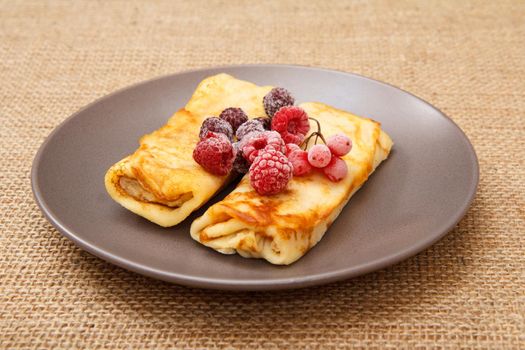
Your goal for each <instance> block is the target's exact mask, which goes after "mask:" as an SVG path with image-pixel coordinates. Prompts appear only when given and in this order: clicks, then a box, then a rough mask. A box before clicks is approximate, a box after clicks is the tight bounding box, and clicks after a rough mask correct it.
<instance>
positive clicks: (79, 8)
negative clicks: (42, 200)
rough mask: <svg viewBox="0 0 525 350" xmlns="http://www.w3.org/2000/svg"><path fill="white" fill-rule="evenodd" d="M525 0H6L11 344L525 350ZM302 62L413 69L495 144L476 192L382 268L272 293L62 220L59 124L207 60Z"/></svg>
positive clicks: (1, 128) (6, 279)
mask: <svg viewBox="0 0 525 350" xmlns="http://www.w3.org/2000/svg"><path fill="white" fill-rule="evenodd" d="M524 57H525V2H523V1H492V2H489V1H486V2H481V1H480V2H456V1H448V2H403V3H401V2H395V1H384V2H381V1H374V2H365V1H358V2H335V1H334V2H331V3H328V2H324V1H319V2H317V3H316V4H314V3H313V2H304V3H301V2H298V1H289V2H286V1H275V2H262V1H261V2H250V1H247V2H220V1H210V2H208V1H202V2H194V1H188V2H171V1H166V2H143V3H138V2H128V1H123V2H117V1H100V2H95V1H85V2H83V1H80V2H67V1H64V2H59V1H56V2H55V1H53V2H42V1H35V2H29V1H20V2H14V1H2V2H1V3H0V152H1V153H0V164H1V166H0V186H1V187H0V229H1V236H0V347H1V348H5V349H13V348H53V349H58V348H93V349H95V348H137V349H139V348H165V347H172V348H190V347H199V348H256V347H261V348H279V349H284V348H303V347H308V348H343V347H371V348H372V347H374V348H401V347H406V348H421V349H426V348H483V349H485V348H487V349H488V348H501V349H518V348H522V349H523V348H525V335H524V334H525V298H524V295H525V190H524V188H525V147H524V146H525V141H524V140H525V83H524V81H525V58H524ZM236 63H292V64H305V65H313V66H321V67H327V68H335V69H340V70H344V71H348V72H356V73H360V74H363V75H367V76H370V77H373V78H376V79H379V80H383V81H387V82H390V83H392V84H394V85H398V86H400V87H402V88H404V89H406V90H408V91H411V92H413V93H415V94H416V95H418V96H420V97H422V98H424V99H426V100H428V101H430V102H432V103H433V104H434V105H436V106H437V107H438V108H440V109H442V110H443V111H444V112H445V113H447V114H448V115H449V116H451V117H452V118H453V119H454V121H455V122H456V123H458V124H459V126H460V127H461V128H462V129H463V130H464V131H465V132H466V134H467V135H468V137H469V138H470V139H471V141H472V143H473V144H474V147H475V148H476V151H477V154H478V157H479V161H480V166H481V181H480V186H479V191H478V194H477V197H476V199H475V201H474V204H473V206H472V208H471V209H470V211H469V212H468V214H467V215H466V216H465V218H464V219H463V220H462V221H461V222H460V224H459V225H458V226H457V227H456V229H454V230H453V231H452V232H450V234H449V235H447V236H446V237H445V238H444V239H443V240H441V241H440V242H439V243H437V244H435V245H434V246H433V247H431V248H430V249H428V250H426V251H424V252H422V253H420V254H419V255H417V256H415V257H413V258H411V259H409V260H407V261H405V262H403V263H400V264H398V265H397V266H393V267H391V268H387V269H385V270H382V271H378V272H376V273H372V274H369V275H366V276H363V277H360V278H356V279H353V280H349V281H346V282H341V283H336V284H331V285H327V286H322V287H317V288H310V289H305V290H295V291H286V292H272V293H228V292H215V291H206V290H198V289H189V288H184V287H179V286H176V285H171V284H168V283H164V282H159V281H155V280H152V279H149V278H145V277H142V276H139V275H136V274H134V273H131V272H127V271H125V270H122V269H120V268H117V267H114V266H112V265H110V264H108V263H106V262H104V261H102V260H99V259H98V258H95V257H93V256H91V255H89V254H87V253H85V252H84V251H82V250H80V249H78V248H76V247H75V246H74V245H73V244H72V243H71V242H70V241H69V240H67V239H65V238H63V237H62V236H61V235H60V234H59V233H58V232H57V231H56V230H55V229H54V228H53V227H52V226H51V225H50V224H49V223H48V222H47V221H46V220H45V219H44V218H43V216H42V214H41V213H40V211H39V210H38V208H37V206H36V204H35V203H34V201H33V198H32V194H31V189H30V179H29V171H30V166H31V162H32V160H33V156H34V154H35V152H36V151H37V149H38V147H39V145H40V144H41V142H42V141H43V140H44V138H45V137H46V136H47V135H48V134H49V133H50V132H51V130H52V129H53V128H54V127H55V126H56V125H57V124H59V123H60V122H61V121H62V120H64V119H65V118H66V117H67V116H69V115H70V114H72V113H73V112H75V111H76V110H77V109H79V108H80V107H82V106H84V105H86V104H87V103H89V102H91V101H93V100H94V99H96V98H98V97H101V96H103V95H105V94H107V93H109V92H111V91H113V90H115V89H118V88H121V87H124V86H126V85H129V84H132V83H135V82H139V81H141V80H145V79H149V78H152V77H155V76H159V75H163V74H168V73H174V72H179V71H183V70H186V69H190V68H200V67H210V66H215V65H224V64H236Z"/></svg>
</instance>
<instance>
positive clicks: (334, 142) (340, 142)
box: [326, 134, 352, 157]
mask: <svg viewBox="0 0 525 350" xmlns="http://www.w3.org/2000/svg"><path fill="white" fill-rule="evenodd" d="M326 145H327V146H328V148H329V149H330V151H332V154H333V155H336V156H339V157H342V156H344V155H345V154H348V152H350V150H351V149H352V141H351V140H350V139H349V138H348V137H346V136H345V135H343V134H335V135H332V136H330V137H329V138H328V140H326Z"/></svg>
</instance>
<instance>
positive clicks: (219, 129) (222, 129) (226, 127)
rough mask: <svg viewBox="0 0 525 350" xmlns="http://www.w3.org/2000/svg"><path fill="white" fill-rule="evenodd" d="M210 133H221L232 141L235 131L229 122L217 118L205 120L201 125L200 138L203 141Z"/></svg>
mask: <svg viewBox="0 0 525 350" xmlns="http://www.w3.org/2000/svg"><path fill="white" fill-rule="evenodd" d="M208 131H213V132H216V133H221V134H224V135H226V137H228V139H229V140H230V141H232V140H233V130H232V127H231V125H230V123H228V122H227V121H225V120H224V119H221V118H217V117H208V118H206V119H204V121H203V122H202V125H201V130H200V132H199V138H200V139H201V140H202V139H203V138H204V137H206V134H207V133H208Z"/></svg>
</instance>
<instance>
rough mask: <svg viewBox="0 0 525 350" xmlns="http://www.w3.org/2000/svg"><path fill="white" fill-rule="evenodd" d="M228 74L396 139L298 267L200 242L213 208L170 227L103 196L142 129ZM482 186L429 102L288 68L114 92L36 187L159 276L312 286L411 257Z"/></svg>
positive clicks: (66, 136)
mask: <svg viewBox="0 0 525 350" xmlns="http://www.w3.org/2000/svg"><path fill="white" fill-rule="evenodd" d="M219 72H226V73H229V74H232V75H234V76H236V77H238V78H241V79H246V80H249V81H252V82H255V83H257V84H269V85H274V86H283V87H286V88H288V89H289V90H291V91H292V92H293V93H294V95H295V96H296V99H297V100H298V101H299V102H302V101H320V102H324V103H328V104H330V105H333V106H335V107H338V108H342V109H345V110H349V111H352V112H353V113H355V114H357V115H361V116H367V117H371V118H373V119H375V120H377V121H379V122H381V123H382V126H383V128H384V129H385V130H386V132H387V133H388V134H390V135H391V137H392V139H393V140H394V143H395V145H394V149H393V151H392V153H391V156H390V158H389V159H388V160H387V161H386V162H384V163H383V164H382V165H381V166H380V167H379V168H378V169H377V171H376V172H375V173H374V174H373V175H372V176H371V178H370V179H369V180H368V181H367V183H366V184H365V185H364V186H363V188H362V189H361V190H360V191H359V192H358V193H357V194H356V195H355V196H354V197H353V198H352V199H351V200H350V202H349V204H348V205H347V206H346V207H345V208H344V210H343V212H342V213H341V215H340V216H339V218H338V219H337V220H336V221H335V222H334V224H333V225H332V227H331V228H330V230H329V231H328V232H327V233H326V235H325V236H324V238H323V239H322V240H321V242H320V243H319V244H318V245H317V246H316V247H314V248H313V249H312V250H311V251H310V252H309V253H307V254H306V255H305V256H304V257H303V258H302V259H300V260H299V261H298V262H296V263H295V264H293V265H291V266H288V267H282V266H273V265H270V264H269V263H267V262H265V261H262V260H254V259H243V258H241V257H239V256H236V255H235V256H226V255H221V254H220V253H217V252H215V251H213V250H211V249H209V248H206V247H204V246H201V245H199V244H198V243H196V242H194V241H193V240H192V239H191V238H190V235H189V227H190V224H191V222H192V220H193V219H194V218H195V217H197V216H198V215H200V214H202V212H203V210H204V209H205V208H206V207H207V206H205V207H204V208H203V209H202V210H200V211H199V212H197V213H194V215H192V216H191V217H189V218H188V219H186V220H185V221H184V222H182V223H181V224H179V225H178V226H176V227H174V228H171V229H164V228H161V227H158V226H156V225H155V224H152V223H150V222H149V221H146V220H145V219H142V218H141V217H138V216H136V215H134V214H132V213H131V212H129V211H127V210H125V209H123V208H122V207H121V206H120V205H118V204H117V203H115V202H113V201H112V200H111V199H110V198H109V196H108V195H107V194H106V192H105V189H104V184H103V178H104V173H105V172H106V170H107V169H108V168H109V167H110V166H111V165H112V164H113V163H115V162H116V161H118V160H120V159H121V158H123V157H124V156H126V155H128V154H130V153H132V152H133V151H134V150H135V149H136V148H137V144H138V143H137V142H138V139H139V137H140V136H142V135H143V134H145V133H149V132H151V131H152V130H155V129H157V128H158V127H160V126H161V125H163V124H164V123H165V122H166V120H167V119H168V118H169V117H170V116H171V115H172V114H173V112H174V111H176V110H177V109H178V108H180V107H181V106H184V105H185V103H186V101H187V100H188V99H189V97H190V96H191V93H192V91H193V90H194V89H195V87H196V86H197V84H198V83H199V82H200V81H201V80H202V79H203V78H205V77H207V76H209V75H213V74H216V73H219ZM477 183H478V164H477V159H476V154H475V153H474V150H473V148H472V146H471V144H470V143H469V141H468V139H467V138H466V137H465V135H464V134H463V132H462V131H461V130H460V129H459V128H458V127H457V126H456V125H455V124H454V123H453V122H452V121H451V120H450V119H449V118H447V117H446V116H445V115H443V113H441V112H440V111H438V110H437V109H436V108H434V107H432V106H431V105H429V104H428V103H426V102H424V101H422V100H420V99H419V98H417V97H415V96H413V95H411V94H409V93H407V92H404V91H402V90H399V89H397V88H395V87H392V86H390V85H387V84H384V83H381V82H378V81H375V80H371V79H368V78H365V77H361V76H358V75H353V74H348V73H343V72H337V71H331V70H326V69H319V68H309V67H298V66H280V65H254V66H230V67H220V68H214V69H204V70H198V71H192V72H185V73H180V74H175V75H170V76H166V77H162V78H158V79H154V80H151V81H147V82H144V83H140V84H138V85H134V86H132V87H129V88H126V89H124V90H121V91H118V92H116V93H113V94H111V95H109V96H106V97H104V98H102V99H100V100H98V101H96V102H94V103H92V104H91V105H89V106H87V107H86V108H84V109H82V110H81V111H79V112H77V113H75V114H74V115H73V116H71V117H70V118H68V119H67V120H66V121H65V122H63V123H62V124H61V125H60V126H59V127H57V128H56V129H55V130H54V131H53V132H52V133H51V135H50V136H49V137H48V139H47V140H46V141H45V142H44V144H43V145H42V147H41V148H40V150H39V152H38V154H37V156H36V158H35V160H34V164H33V169H32V184H33V192H34V195H35V198H36V201H37V203H38V204H39V206H40V208H41V209H42V211H43V213H44V214H45V215H46V217H47V218H48V219H49V221H50V222H51V223H52V224H53V225H54V226H55V227H56V228H57V229H58V230H59V231H60V232H61V233H62V234H63V235H64V236H66V237H68V238H69V239H71V240H72V241H73V242H75V243H76V244H77V245H78V246H80V247H81V248H83V249H85V250H87V251H88V252H90V253H92V254H94V255H96V256H98V257H100V258H102V259H105V260H107V261H109V262H111V263H114V264H116V265H118V266H121V267H124V268H126V269H129V270H132V271H135V272H138V273H141V274H144V275H147V276H151V277H154V278H159V279H162V280H166V281H170V282H175V283H179V284H184V285H189V286H197V287H205V288H217V289H232V290H264V289H285V288H298V287H305V286H312V285H317V284H322V283H327V282H332V281H337V280H342V279H346V278H350V277H354V276H357V275H360V274H364V273H367V272H370V271H373V270H377V269H380V268H383V267H385V266H388V265H391V264H394V263H396V262H399V261H401V260H403V259H406V258H407V257H409V256H411V255H414V254H416V253H417V252H419V251H421V250H423V249H425V248H427V247H428V246H430V245H431V244H433V243H434V242H436V241H437V240H438V239H440V238H441V237H443V236H444V235H445V234H446V233H447V232H448V231H449V230H451V229H452V228H453V227H454V226H455V225H456V223H457V222H458V221H459V220H460V219H461V217H462V216H463V215H464V214H465V212H466V211H467V209H468V207H469V205H470V203H471V201H472V199H473V197H474V194H475V192H476V187H477ZM231 189H232V187H230V188H228V189H226V190H225V191H223V193H221V194H220V195H219V196H218V197H217V198H215V199H214V200H215V201H216V200H217V199H218V198H219V199H220V198H221V197H223V196H224V194H225V193H227V192H228V191H229V190H231ZM321 200H322V199H321Z"/></svg>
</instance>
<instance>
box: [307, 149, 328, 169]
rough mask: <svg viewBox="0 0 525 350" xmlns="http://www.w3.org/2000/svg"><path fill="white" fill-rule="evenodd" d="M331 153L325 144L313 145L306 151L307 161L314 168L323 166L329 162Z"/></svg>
mask: <svg viewBox="0 0 525 350" xmlns="http://www.w3.org/2000/svg"><path fill="white" fill-rule="evenodd" d="M331 158H332V153H331V152H330V149H329V148H328V147H327V146H326V145H319V144H318V145H314V146H313V147H312V148H310V150H309V151H308V162H310V165H311V166H313V167H316V168H324V167H325V166H327V165H328V163H330V159H331Z"/></svg>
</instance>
